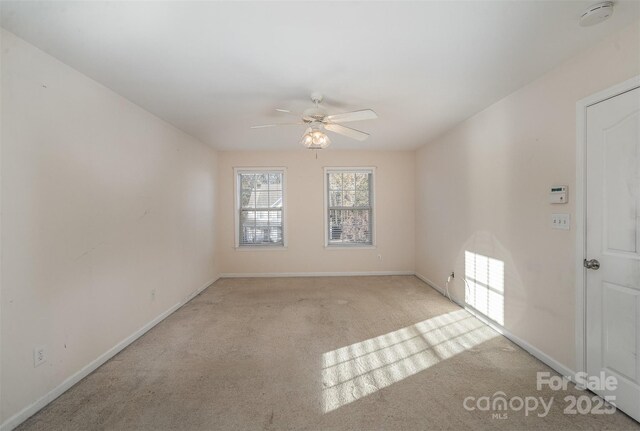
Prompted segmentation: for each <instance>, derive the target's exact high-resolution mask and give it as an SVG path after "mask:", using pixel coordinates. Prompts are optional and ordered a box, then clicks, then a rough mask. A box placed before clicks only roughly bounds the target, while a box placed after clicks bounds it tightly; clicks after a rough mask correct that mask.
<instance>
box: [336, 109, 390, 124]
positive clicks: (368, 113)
mask: <svg viewBox="0 0 640 431" xmlns="http://www.w3.org/2000/svg"><path fill="white" fill-rule="evenodd" d="M376 118H378V114H376V113H375V112H373V111H372V110H371V109H363V110H361V111H353V112H345V113H343V114H334V115H329V116H327V117H325V120H326V121H330V122H332V123H346V122H348V121H362V120H375V119H376Z"/></svg>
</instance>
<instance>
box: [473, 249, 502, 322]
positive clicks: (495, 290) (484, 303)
mask: <svg viewBox="0 0 640 431" xmlns="http://www.w3.org/2000/svg"><path fill="white" fill-rule="evenodd" d="M464 274H465V280H466V284H465V292H464V300H465V302H466V303H467V304H468V305H470V306H471V307H473V308H474V309H476V310H477V311H479V312H480V313H482V314H484V315H485V316H487V317H488V318H489V319H491V320H493V321H495V322H497V323H499V324H500V325H504V262H503V261H501V260H498V259H494V258H491V257H487V256H483V255H481V254H477V253H472V252H470V251H465V252H464Z"/></svg>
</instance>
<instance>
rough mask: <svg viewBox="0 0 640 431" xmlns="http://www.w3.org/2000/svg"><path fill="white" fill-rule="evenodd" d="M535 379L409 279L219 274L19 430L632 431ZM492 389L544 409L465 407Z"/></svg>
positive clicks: (528, 361)
mask: <svg viewBox="0 0 640 431" xmlns="http://www.w3.org/2000/svg"><path fill="white" fill-rule="evenodd" d="M538 371H550V369H549V368H547V367H546V366H545V365H544V364H542V363H541V362H539V361H538V360H536V359H535V358H533V357H532V356H530V355H529V354H528V353H526V352H525V351H523V350H521V349H520V348H518V347H517V346H515V345H514V344H512V343H511V342H509V341H508V340H507V339H505V338H503V337H502V336H499V335H498V334H497V333H495V332H493V331H492V330H491V329H489V328H488V327H486V326H484V325H483V324H481V323H480V322H479V321H478V320H477V319H475V318H473V317H471V316H470V315H469V314H468V313H466V312H465V311H464V310H461V309H460V308H459V307H458V306H456V305H454V304H452V303H450V302H449V301H448V300H447V299H445V298H444V297H442V296H441V295H440V294H438V293H437V292H436V291H434V290H432V289H431V288H429V287H428V286H427V285H425V284H424V283H422V282H421V281H419V280H418V279H417V278H415V277H410V276H406V277H404V276H403V277H400V276H399V277H350V278H348V277H344V278H342V277H341V278H333V277H325V278H286V279H285V278H279V279H276V278H273V279H224V280H219V281H218V282H217V283H215V284H214V285H213V286H212V287H210V288H209V289H207V290H206V291H204V292H203V293H202V294H201V295H199V296H198V297H197V298H195V299H194V300H192V301H191V302H190V303H188V304H187V305H185V306H184V307H183V308H181V309H180V310H178V311H177V312H176V313H174V314H173V315H171V316H170V317H169V318H167V319H166V320H165V321H164V322H162V323H161V324H159V325H158V326H157V327H155V328H154V329H152V330H151V331H150V332H148V333H147V334H146V335H145V336H143V337H142V338H140V339H139V340H138V341H136V342H135V343H134V344H133V345H131V346H130V347H128V348H127V349H125V350H124V351H123V352H121V353H120V354H119V355H117V356H116V357H114V358H113V359H112V360H110V361H109V362H107V363H106V364H105V365H103V366H102V367H101V368H99V369H98V370H97V371H96V372H94V373H93V374H91V375H90V376H88V377H87V378H85V379H84V380H83V381H81V382H80V383H79V384H77V385H76V386H74V387H73V388H72V389H71V390H69V391H68V392H66V393H65V394H63V395H62V396H61V397H60V398H58V399H57V400H55V401H54V402H53V403H51V404H50V405H49V406H48V407H46V408H45V409H44V410H42V411H41V412H40V413H38V414H37V415H35V416H34V417H32V418H30V419H29V420H28V421H27V422H25V423H24V424H23V425H22V426H21V427H20V429H21V430H36V429H40V430H79V429H83V430H88V429H91V430H96V429H109V430H213V429H234V430H245V429H246V430H256V429H260V430H262V429H264V430H275V429H307V430H318V429H335V430H343V429H344V430H374V429H387V430H425V429H455V430H465V429H469V430H479V429H505V430H513V429H540V430H542V429H544V430H556V429H561V430H569V429H580V430H583V429H590V430H603V429H612V430H613V429H625V430H626V429H640V426H639V425H638V423H636V422H634V421H633V420H631V419H630V418H628V417H627V416H626V415H624V414H622V413H620V412H616V413H614V414H612V415H595V414H577V415H566V414H564V413H563V410H564V409H565V407H567V406H568V404H567V403H566V402H565V401H564V398H565V397H566V396H567V395H574V396H581V395H585V394H586V395H588V396H589V397H591V396H592V395H593V394H591V393H589V392H581V391H577V390H576V389H574V388H572V387H571V386H570V389H569V390H568V391H567V392H563V391H555V392H554V391H551V390H549V389H547V388H545V389H544V390H542V391H538V390H537V389H536V372H538ZM498 391H502V392H504V396H505V397H506V398H507V399H511V400H515V399H516V397H522V399H523V400H524V398H525V397H536V398H540V397H542V399H543V400H544V401H545V402H547V403H548V401H549V400H550V398H551V397H553V398H554V401H553V403H552V404H551V407H550V410H549V412H548V414H547V415H546V416H544V417H538V414H544V409H543V407H541V406H540V407H539V408H538V409H537V410H536V411H533V410H532V411H531V412H530V413H529V414H528V415H525V412H524V410H521V409H516V407H518V406H519V404H518V402H514V403H513V407H514V408H513V409H510V410H496V411H489V410H478V409H477V407H478V406H480V407H482V406H484V405H485V404H483V402H484V401H485V400H483V401H480V398H481V397H490V399H491V400H493V399H494V398H496V397H498V396H499V395H500V394H498V395H496V396H495V397H494V394H495V393H496V392H498ZM468 397H474V398H468ZM465 399H466V400H467V406H469V407H476V410H473V411H469V410H468V409H465V407H464V405H463V404H464V402H465ZM498 407H499V406H498ZM493 414H502V416H500V417H501V418H498V417H494V416H493ZM505 414H506V418H504V415H505Z"/></svg>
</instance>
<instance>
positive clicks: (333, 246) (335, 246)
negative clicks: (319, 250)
mask: <svg viewBox="0 0 640 431" xmlns="http://www.w3.org/2000/svg"><path fill="white" fill-rule="evenodd" d="M336 172H343V173H344V172H348V173H368V174H371V184H370V185H369V200H370V207H371V244H364V243H355V244H349V243H331V242H329V210H330V205H329V174H330V173H336ZM322 185H323V189H324V216H323V221H324V247H325V249H327V250H357V249H375V248H377V246H376V240H377V235H376V223H377V217H376V167H375V166H330V167H329V166H325V167H324V172H323V180H322Z"/></svg>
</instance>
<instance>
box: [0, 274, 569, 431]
mask: <svg viewBox="0 0 640 431" xmlns="http://www.w3.org/2000/svg"><path fill="white" fill-rule="evenodd" d="M376 275H377V276H379V275H415V276H416V277H418V278H419V279H420V280H422V281H423V282H425V284H427V285H428V286H429V287H431V288H433V289H434V290H436V291H437V292H439V293H440V294H442V295H445V290H444V289H443V288H442V287H440V286H438V285H437V284H436V283H434V282H432V281H431V280H429V279H428V278H426V277H425V276H423V275H421V274H418V273H415V272H413V271H373V272H278V273H250V274H242V273H226V274H219V276H218V277H215V278H214V279H212V280H211V281H209V282H207V283H206V284H204V285H203V286H201V287H200V288H198V289H196V290H195V291H194V292H192V293H191V294H190V295H188V296H187V297H185V298H184V299H183V300H182V301H180V302H178V303H176V304H175V305H173V306H172V307H170V308H169V309H168V310H166V311H164V312H163V313H162V314H160V315H159V316H157V317H156V318H154V319H153V320H152V321H150V322H149V323H147V324H146V325H144V326H143V327H142V328H140V329H138V330H137V331H136V332H134V333H133V334H131V335H130V336H128V337H127V338H125V339H124V340H122V341H121V342H119V343H118V344H116V345H115V346H114V347H112V348H111V349H109V350H108V351H106V352H105V353H103V354H102V355H100V356H99V357H98V358H96V359H95V360H94V361H92V362H91V363H89V364H87V365H86V366H85V367H83V368H82V369H81V370H79V371H78V372H76V373H75V374H73V375H72V376H70V377H68V378H67V379H66V380H64V381H63V382H62V383H61V384H60V385H58V386H57V387H56V388H54V389H53V390H52V391H50V392H49V393H47V394H45V395H44V396H43V397H41V398H40V399H38V400H37V401H35V402H34V403H32V404H30V405H29V406H27V407H25V408H24V409H23V410H21V411H20V412H18V413H16V414H15V415H13V416H12V417H10V418H9V419H7V420H6V421H5V422H4V423H3V424H2V425H0V431H11V430H13V429H14V428H15V427H17V426H18V425H20V424H21V423H22V422H24V421H25V420H27V419H28V418H29V417H31V416H32V415H34V414H35V413H37V412H38V411H39V410H40V409H42V408H43V407H45V406H46V405H47V404H49V403H50V402H51V401H53V400H54V399H56V398H57V397H59V396H60V395H62V394H63V393H64V392H65V391H67V390H68V389H69V388H71V387H72V386H73V385H75V384H76V383H78V382H79V381H80V380H82V379H83V378H85V377H86V376H88V375H89V374H91V373H92V372H93V371H95V370H96V369H97V368H98V367H100V366H101V365H102V364H104V363H105V362H107V361H108V360H109V359H111V358H112V357H113V356H115V355H116V354H118V353H119V352H120V351H122V350H123V349H125V348H126V347H127V346H129V345H130V344H131V343H133V342H134V341H135V340H137V339H138V338H140V337H141V336H142V335H144V334H145V333H146V332H147V331H149V330H150V329H151V328H153V327H154V326H156V325H157V324H158V323H160V322H161V321H163V320H164V319H166V318H167V317H168V316H169V315H171V314H172V313H173V312H175V311H176V310H177V309H179V308H180V307H182V306H183V305H184V304H186V303H187V302H189V301H190V300H191V299H193V298H194V297H195V296H197V295H198V294H199V293H201V292H202V291H203V290H205V289H206V288H207V287H209V286H211V285H212V284H213V283H215V282H216V281H217V280H218V279H219V278H240V277H248V278H256V277H353V276H376ZM451 299H452V300H453V301H454V302H455V303H456V304H458V305H459V306H460V307H462V308H464V309H465V310H467V311H468V312H469V313H471V314H472V315H474V316H475V317H476V318H478V319H479V320H481V321H482V322H483V323H485V324H487V325H488V326H490V327H491V328H493V329H494V330H495V331H496V332H498V333H499V334H501V335H503V336H505V337H506V338H508V339H509V340H511V341H512V342H513V343H515V344H517V345H518V346H520V347H521V348H523V349H524V350H526V351H527V352H529V353H530V354H531V355H533V356H534V357H536V358H537V359H539V360H540V361H542V362H544V363H545V364H547V365H548V366H549V367H551V368H553V369H554V370H555V371H557V372H558V373H560V374H561V375H563V376H566V377H569V378H573V376H574V375H575V372H574V371H573V370H571V369H570V368H568V367H566V366H565V365H564V364H562V363H560V362H558V361H556V360H555V359H553V358H552V357H550V356H549V355H547V354H546V353H544V352H542V351H541V350H539V349H537V348H536V347H534V346H532V345H531V344H529V343H527V342H526V341H524V340H522V339H520V338H519V337H517V336H515V335H513V334H512V333H511V332H509V331H508V330H507V329H505V328H504V327H502V326H501V325H498V324H496V323H495V322H492V321H490V320H488V319H487V318H485V317H484V316H483V315H481V314H479V313H477V312H476V311H475V310H474V309H472V308H470V307H469V306H467V305H466V304H464V302H462V301H460V300H459V299H457V298H456V297H455V296H452V297H451Z"/></svg>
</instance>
